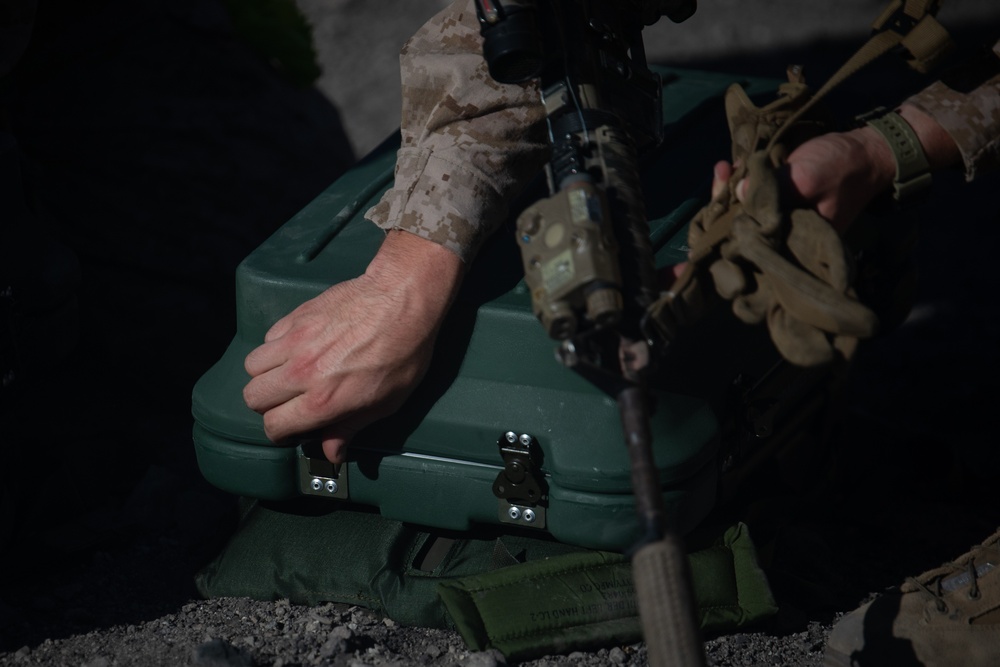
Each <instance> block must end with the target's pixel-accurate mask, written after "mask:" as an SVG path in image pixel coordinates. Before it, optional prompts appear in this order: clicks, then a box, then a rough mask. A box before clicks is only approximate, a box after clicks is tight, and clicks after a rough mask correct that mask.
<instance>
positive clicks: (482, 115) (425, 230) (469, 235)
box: [366, 0, 548, 262]
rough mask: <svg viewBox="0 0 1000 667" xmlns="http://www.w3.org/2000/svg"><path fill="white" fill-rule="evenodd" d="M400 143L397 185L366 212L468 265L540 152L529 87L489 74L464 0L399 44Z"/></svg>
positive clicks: (540, 131)
mask: <svg viewBox="0 0 1000 667" xmlns="http://www.w3.org/2000/svg"><path fill="white" fill-rule="evenodd" d="M400 70H401V75H402V95H403V109H402V127H401V131H402V146H401V147H400V150H399V153H398V154H397V158H396V170H395V184H394V185H393V187H392V188H391V189H390V190H389V191H388V192H386V194H385V195H384V196H383V197H382V199H381V201H380V202H379V203H378V204H377V205H376V206H374V207H372V208H371V209H369V211H368V212H367V213H366V217H367V218H368V219H369V220H371V221H372V222H374V223H375V224H377V225H378V226H379V227H381V228H383V229H386V230H388V229H402V230H405V231H408V232H412V233H413V234H416V235H417V236H420V237H423V238H425V239H428V240H430V241H433V242H435V243H438V244H440V245H443V246H444V247H446V248H448V249H449V250H452V251H453V252H455V253H456V254H458V255H459V256H460V257H461V258H462V259H463V260H465V261H467V262H468V261H470V260H471V259H472V258H473V257H474V256H475V254H476V252H477V251H478V249H479V247H480V245H481V244H482V242H483V241H484V240H485V238H486V237H487V236H488V235H489V234H490V233H491V232H493V231H494V230H495V229H496V228H497V227H498V226H499V225H500V224H501V223H502V222H503V220H504V219H505V218H506V216H507V202H508V201H509V200H510V198H511V197H513V196H514V195H516V194H517V192H518V191H519V190H520V189H522V188H523V186H524V185H525V184H526V183H527V182H528V181H529V180H531V178H532V177H533V176H534V175H535V174H536V173H538V170H539V169H540V168H541V166H542V165H543V163H544V161H545V159H546V156H547V151H548V144H547V142H546V141H545V134H544V117H545V113H544V109H543V107H542V104H541V99H540V96H539V93H538V89H537V87H536V86H534V85H523V86H521V85H502V84H498V83H496V82H495V81H493V79H492V78H490V76H489V72H488V71H487V68H486V63H485V61H484V60H483V56H482V42H481V37H480V35H479V24H478V20H477V17H476V11H475V7H474V5H473V3H472V1H471V0H458V1H457V2H455V3H453V4H452V5H451V6H450V7H449V8H447V9H445V10H444V11H442V12H441V13H440V14H438V15H437V16H435V17H434V18H432V19H431V20H430V21H429V22H428V23H426V24H425V25H424V26H423V27H422V28H421V29H420V30H419V31H418V32H417V33H416V34H415V35H414V36H413V37H412V38H410V40H409V41H408V42H407V43H406V44H405V45H404V47H403V50H402V52H401V54H400Z"/></svg>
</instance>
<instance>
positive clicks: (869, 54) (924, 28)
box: [768, 0, 952, 149]
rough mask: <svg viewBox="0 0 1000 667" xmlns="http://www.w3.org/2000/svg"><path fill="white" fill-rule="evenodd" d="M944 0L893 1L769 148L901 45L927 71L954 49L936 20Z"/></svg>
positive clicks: (917, 65)
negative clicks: (852, 78)
mask: <svg viewBox="0 0 1000 667" xmlns="http://www.w3.org/2000/svg"><path fill="white" fill-rule="evenodd" d="M940 4H941V0H893V1H892V2H891V3H889V6H888V7H886V8H885V10H884V11H883V12H882V14H881V15H880V16H879V17H878V18H877V19H876V20H875V22H874V23H873V24H872V31H873V34H872V36H871V37H870V38H869V39H868V41H867V42H865V43H864V44H863V45H861V48H859V49H858V50H857V51H856V52H855V53H854V55H852V56H851V57H850V58H848V59H847V62H845V63H844V64H843V65H841V66H840V69H838V70H837V71H836V72H834V74H833V75H832V76H831V77H830V78H829V79H828V80H827V81H826V83H824V84H823V85H822V86H821V87H820V89H819V90H817V91H816V93H815V94H814V95H813V96H812V98H811V99H810V100H809V101H808V102H806V104H805V105H804V106H802V107H801V108H800V109H799V110H798V111H797V112H796V113H795V114H793V115H792V116H791V117H790V118H789V119H788V121H787V122H786V123H785V124H784V125H782V127H781V128H779V129H778V131H777V133H775V135H774V136H773V137H772V138H771V142H770V143H769V144H768V149H770V148H772V147H773V146H774V145H775V144H777V142H778V139H779V138H780V137H782V136H783V135H784V133H785V130H786V128H788V127H791V126H792V125H793V124H794V123H795V122H796V121H797V120H798V119H800V118H802V116H803V115H805V114H806V113H807V112H808V111H809V110H810V109H811V108H813V107H814V106H815V105H816V104H817V103H818V102H819V100H821V99H823V98H824V97H825V96H826V95H827V94H828V93H829V92H830V91H831V90H833V89H834V88H836V87H837V86H839V85H840V84H841V83H843V82H844V80H845V79H847V78H849V77H850V76H852V75H853V74H855V73H856V72H858V71H859V70H861V69H862V68H864V67H865V66H867V65H868V64H870V63H872V62H874V61H875V60H877V59H878V58H880V57H881V56H882V55H884V54H886V53H888V52H889V51H892V50H893V49H895V48H896V47H898V46H901V47H903V48H904V49H906V50H907V51H908V52H909V53H910V55H911V59H910V60H909V61H908V62H909V64H910V66H911V67H913V68H914V69H916V70H917V71H919V72H925V71H927V69H928V68H929V67H931V66H932V65H933V64H934V63H935V62H937V60H938V59H939V58H940V57H941V56H942V55H943V54H944V53H946V52H947V51H948V50H949V49H950V48H951V44H952V43H951V38H950V37H949V36H948V31H947V30H945V29H944V27H943V26H942V25H941V24H940V23H938V21H937V19H935V18H934V14H935V13H937V10H938V8H939V7H940Z"/></svg>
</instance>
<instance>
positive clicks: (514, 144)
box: [366, 0, 1000, 262]
mask: <svg viewBox="0 0 1000 667" xmlns="http://www.w3.org/2000/svg"><path fill="white" fill-rule="evenodd" d="M994 50H995V51H996V52H997V53H998V54H1000V43H998V44H997V45H996V46H995V47H994ZM400 68H401V74H402V81H403V86H402V94H403V106H402V127H401V130H402V147H401V148H400V150H399V153H398V156H397V161H396V173H395V184H394V186H393V187H392V188H391V189H390V190H389V191H388V192H386V194H385V196H383V198H382V200H381V201H380V202H379V203H378V204H377V205H376V206H374V207H372V208H371V209H369V210H368V212H367V213H366V217H367V218H368V219H369V220H371V221H372V222H374V223H375V224H377V225H378V226H379V227H381V228H383V229H386V230H388V229H402V230H405V231H408V232H411V233H413V234H416V235H417V236H420V237H422V238H425V239H428V240H430V241H433V242H435V243H438V244H440V245H442V246H444V247H446V248H448V249H449V250H452V251H453V252H455V253H456V254H458V255H459V256H460V257H461V258H462V259H463V260H465V261H466V262H468V261H471V260H472V258H473V257H475V255H476V252H477V251H478V249H479V247H480V246H481V244H482V242H483V241H484V240H485V239H486V238H487V237H488V236H489V235H490V234H491V233H492V232H493V231H494V230H495V229H496V228H497V227H498V226H499V225H500V224H501V223H502V222H503V220H504V219H505V218H506V216H507V202H508V201H510V199H511V198H512V197H513V196H515V195H516V194H517V193H518V191H519V190H520V189H521V188H522V187H523V186H524V185H525V184H526V183H527V182H528V181H529V180H530V179H531V178H532V176H534V175H535V174H537V173H538V171H539V170H540V169H541V168H542V166H543V164H544V163H545V160H546V158H547V155H548V145H547V142H546V141H545V123H544V119H545V112H544V109H543V107H542V104H541V101H540V96H539V92H538V90H537V87H536V86H535V85H534V84H531V83H528V84H522V85H505V84H499V83H497V82H495V81H494V80H493V79H492V78H491V77H490V75H489V72H488V70H487V68H486V63H485V61H484V60H483V57H482V40H481V37H480V35H479V26H478V23H477V20H476V13H475V7H474V5H473V2H472V0H456V2H454V3H453V4H452V5H451V6H449V7H448V8H447V9H445V10H444V11H442V12H441V13H439V14H438V15H437V16H435V17H433V18H432V19H430V21H428V22H427V23H426V24H425V25H424V26H423V27H422V28H421V29H420V30H419V31H418V32H417V33H416V34H415V35H414V36H413V37H412V38H410V40H409V41H408V42H407V43H406V44H405V45H404V47H403V49H402V51H401V53H400ZM908 101H909V102H910V103H912V104H914V105H915V106H917V107H919V108H921V109H922V110H924V111H925V112H927V113H928V114H930V115H931V116H932V117H934V118H935V119H936V120H937V121H938V122H939V123H941V125H942V126H943V127H944V128H945V129H946V130H947V131H948V132H949V134H950V135H951V136H952V137H953V138H954V139H955V141H956V143H957V144H958V146H959V149H960V150H961V152H962V156H963V158H964V160H965V168H966V175H967V177H968V178H969V179H970V180H971V179H972V178H973V177H974V176H975V175H976V174H977V173H979V172H980V171H984V170H989V169H996V168H997V167H998V166H1000V76H993V78H992V79H988V80H987V81H985V82H983V83H981V85H979V86H978V87H977V88H975V89H974V90H972V91H971V92H966V93H963V92H959V91H958V90H956V89H953V88H950V87H948V86H947V85H946V84H944V83H935V84H933V85H931V86H930V87H928V88H927V89H926V90H924V91H922V92H921V93H918V94H917V95H914V96H913V97H911V98H910V99H909V100H908Z"/></svg>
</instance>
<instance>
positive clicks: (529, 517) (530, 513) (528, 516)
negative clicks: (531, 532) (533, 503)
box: [524, 509, 535, 523]
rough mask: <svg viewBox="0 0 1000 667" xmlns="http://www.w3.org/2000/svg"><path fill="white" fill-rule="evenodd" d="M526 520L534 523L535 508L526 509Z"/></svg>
mask: <svg viewBox="0 0 1000 667" xmlns="http://www.w3.org/2000/svg"><path fill="white" fill-rule="evenodd" d="M524 520H525V521H527V522H528V523H533V522H534V521H535V512H534V510H530V509H526V510H524Z"/></svg>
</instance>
